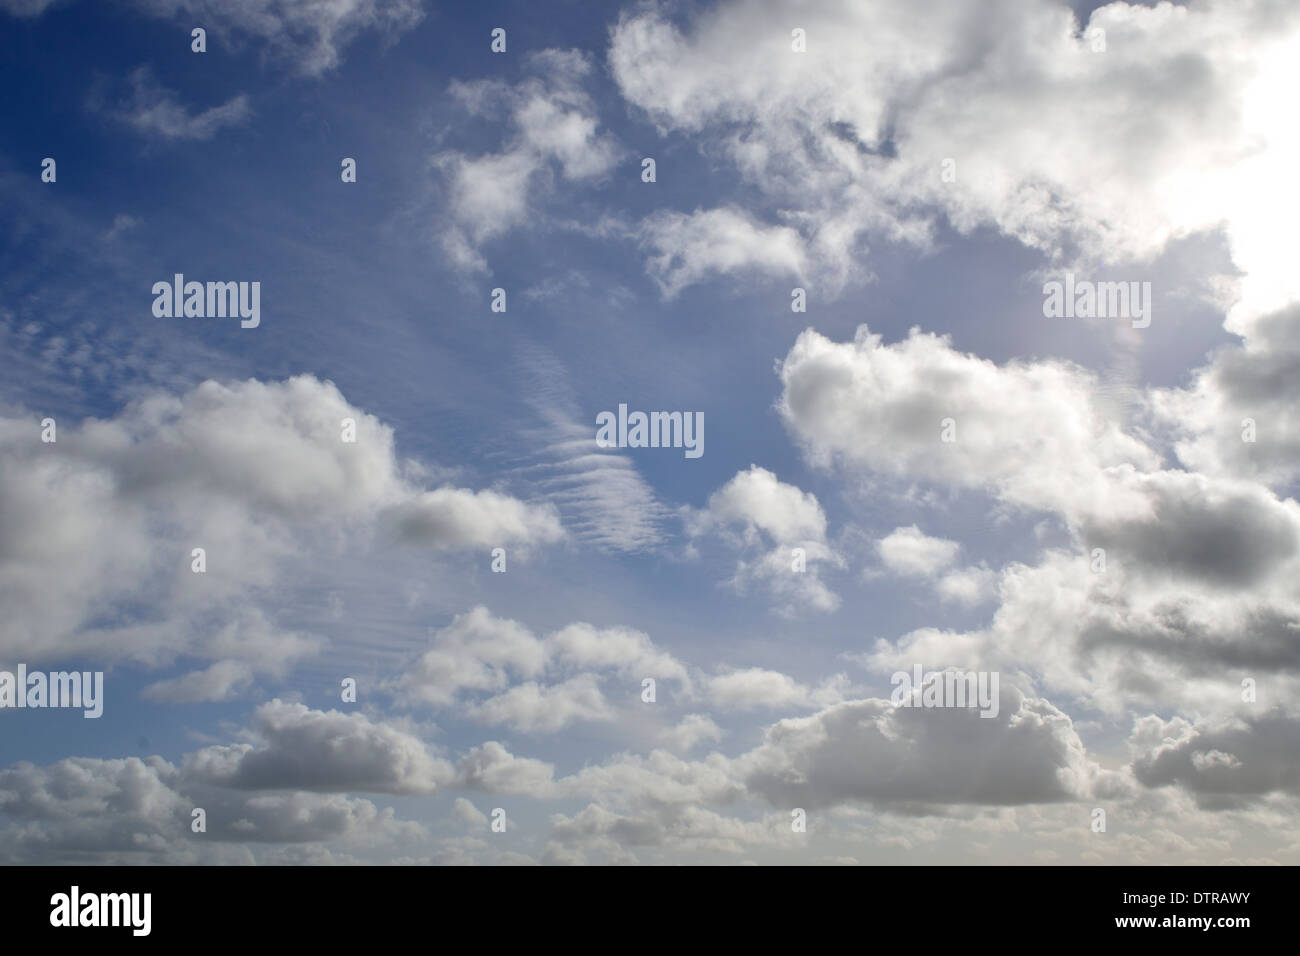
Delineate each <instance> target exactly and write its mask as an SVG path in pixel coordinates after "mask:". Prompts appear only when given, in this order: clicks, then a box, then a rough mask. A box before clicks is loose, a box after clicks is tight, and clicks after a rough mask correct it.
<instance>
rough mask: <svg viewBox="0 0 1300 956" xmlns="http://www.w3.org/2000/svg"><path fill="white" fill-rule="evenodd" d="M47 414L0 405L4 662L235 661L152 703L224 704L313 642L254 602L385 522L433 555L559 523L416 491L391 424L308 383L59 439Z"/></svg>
mask: <svg viewBox="0 0 1300 956" xmlns="http://www.w3.org/2000/svg"><path fill="white" fill-rule="evenodd" d="M345 418H351V419H353V420H354V421H355V422H356V434H357V441H356V442H355V443H347V442H343V441H342V440H341V430H340V428H341V422H342V420H343V419H345ZM39 422H40V416H31V415H27V414H22V413H18V414H15V415H12V416H9V417H0V526H3V527H4V529H5V533H4V535H3V536H0V601H3V604H4V606H5V608H6V612H7V626H6V629H5V633H4V635H0V657H8V658H11V659H17V657H18V656H19V655H21V658H22V659H25V660H28V661H35V660H40V659H50V658H57V657H60V656H67V655H69V654H85V653H93V654H96V655H99V656H100V657H101V658H102V659H104V660H108V661H113V660H134V661H136V662H139V663H142V664H146V665H149V666H152V667H163V666H168V665H169V664H170V663H172V662H173V661H174V660H176V659H177V658H178V657H191V658H196V659H198V660H201V661H207V662H209V663H212V664H216V663H219V662H221V661H227V662H229V663H226V664H224V665H222V666H220V667H214V668H212V669H210V670H208V671H206V672H202V673H198V674H192V675H189V676H188V677H182V678H180V679H177V680H171V681H164V682H163V683H161V684H158V685H154V686H153V687H152V688H151V690H150V692H149V693H150V695H151V696H154V697H155V698H157V699H170V700H178V699H182V698H190V699H209V700H210V699H221V698H224V697H227V696H229V694H230V693H232V692H234V691H235V690H236V689H237V688H239V687H241V686H243V685H244V684H246V682H247V678H248V677H249V676H250V671H252V672H260V673H265V674H270V675H281V674H283V673H284V671H285V669H286V668H287V667H288V666H289V665H290V664H292V663H294V662H295V661H298V660H301V659H302V658H303V657H305V656H308V655H310V654H313V653H315V652H317V651H318V650H319V649H320V647H321V646H322V641H321V639H320V638H319V637H317V636H315V635H312V634H305V633H300V632H298V631H296V630H293V629H288V628H284V627H283V626H282V625H281V624H280V622H279V620H278V615H277V614H276V611H275V604H274V603H267V604H265V605H263V604H262V603H261V602H262V600H263V599H264V596H265V595H266V594H267V592H268V589H269V588H271V587H272V586H273V585H274V584H275V582H276V581H277V578H279V577H281V576H282V575H283V574H284V573H285V572H286V570H291V571H293V572H294V573H306V572H307V570H308V568H304V567H302V565H303V560H302V556H303V555H312V554H316V553H325V554H329V553H337V552H338V551H340V550H341V549H343V548H344V547H345V546H349V545H350V546H352V547H353V548H356V549H358V550H362V549H368V548H373V547H376V546H378V547H387V546H391V544H392V543H393V542H388V541H385V540H384V538H383V536H382V535H380V536H378V537H377V536H376V535H375V534H374V532H375V530H377V529H379V530H382V529H386V528H390V527H392V528H397V529H400V530H401V532H402V534H401V535H400V537H401V539H402V540H405V541H408V542H415V543H418V544H421V545H423V546H426V547H436V548H462V547H481V546H483V545H485V544H492V545H505V544H507V543H509V544H512V545H518V546H519V547H521V548H526V547H527V546H528V545H530V544H542V543H545V542H547V541H553V540H555V539H556V538H557V537H558V536H559V535H560V529H559V525H558V521H557V519H556V517H555V513H554V510H553V509H551V508H550V507H548V506H539V505H531V504H525V503H523V502H521V501H518V500H516V499H513V498H510V497H508V496H506V495H503V494H500V493H497V492H478V493H474V492H471V491H467V490H463V489H453V488H443V489H438V490H435V491H432V492H426V491H424V490H423V489H421V488H420V487H419V486H418V485H416V484H415V483H414V482H413V481H412V480H411V479H410V478H408V477H407V474H406V469H405V468H404V466H403V465H401V464H400V463H399V461H398V459H397V457H396V455H395V450H394V440H393V434H392V430H391V429H390V428H388V427H387V426H385V425H384V424H382V423H381V422H380V421H379V420H378V419H376V418H375V417H374V416H372V415H368V414H366V413H365V412H364V411H362V410H361V409H358V408H356V407H355V406H352V405H350V404H349V403H348V402H347V401H346V400H345V399H344V398H343V396H342V395H341V394H340V393H339V392H338V390H337V389H336V388H335V387H334V386H333V385H332V384H331V383H328V382H321V381H318V380H317V379H315V378H312V377H310V376H300V377H297V378H292V379H289V380H287V381H284V382H271V383H263V382H258V381H247V382H240V383H235V384H231V385H223V384H219V383H217V382H205V383H203V384H202V385H200V386H198V387H197V388H195V389H194V390H192V391H190V392H188V393H185V394H183V395H179V396H176V395H171V394H167V393H162V392H155V393H150V394H148V395H146V396H144V397H142V398H140V399H138V400H137V401H134V402H132V403H131V404H130V405H128V406H127V407H126V408H124V409H122V410H121V411H120V412H119V413H118V414H117V415H116V416H114V417H112V418H108V419H102V420H87V421H85V422H82V423H81V424H80V425H79V426H78V425H76V424H74V423H72V422H63V421H61V422H59V425H58V428H59V431H58V440H57V442H55V443H51V444H46V443H43V442H42V441H41V440H40V432H41V429H40V427H39ZM453 511H454V513H452V512H453ZM196 547H201V548H203V549H204V551H205V560H206V572H205V573H203V574H195V573H192V571H191V564H192V561H193V558H192V555H191V552H192V550H193V549H194V548H196ZM308 564H309V562H308ZM236 598H237V599H238V600H237V601H236ZM131 607H135V608H137V609H138V608H146V609H148V611H149V613H147V614H142V613H140V612H139V611H138V610H137V611H136V612H134V613H128V611H127V609H128V608H131ZM241 665H243V666H241Z"/></svg>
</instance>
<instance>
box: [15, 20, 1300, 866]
mask: <svg viewBox="0 0 1300 956" xmlns="http://www.w3.org/2000/svg"><path fill="white" fill-rule="evenodd" d="M196 30H201V31H202V32H201V33H200V34H198V35H196V34H195V31H196ZM497 31H502V32H497ZM0 49H2V50H3V56H0V84H3V87H4V89H5V90H6V91H7V93H8V95H7V96H6V106H5V111H4V122H3V123H0V209H3V216H0V369H2V370H3V371H2V372H0V609H2V610H3V617H4V625H3V627H0V727H3V733H0V861H3V862H6V863H76V864H85V863H92V864H93V863H140V864H355V863H378V864H394V863H401V864H482V865H516V864H519V865H530V864H544V865H572V864H577V865H581V864H595V865H604V864H646V865H661V864H710V865H713V864H724V865H734V864H809V865H829V864H850V865H852V864H863V865H870V864H888V865H916V864H959V865H960V864H990V863H992V864H1047V865H1051V864H1087V865H1106V864H1219V863H1229V864H1294V863H1297V862H1300V817H1298V816H1297V810H1298V809H1300V709H1297V707H1296V705H1295V704H1294V701H1295V700H1296V699H1297V693H1298V692H1300V585H1298V584H1297V582H1298V581H1300V505H1297V502H1296V499H1295V494H1296V487H1297V485H1296V480H1297V477H1300V423H1297V422H1296V421H1295V419H1294V417H1293V409H1294V408H1295V407H1296V399H1297V397H1300V395H1298V394H1297V393H1298V391H1300V375H1298V374H1297V373H1300V346H1297V345H1296V344H1295V343H1296V342H1297V341H1300V270H1296V269H1295V267H1294V263H1293V262H1292V261H1291V251H1292V250H1293V249H1295V248H1296V247H1297V242H1296V240H1297V236H1296V223H1297V221H1300V187H1298V186H1297V177H1296V172H1295V171H1296V170H1297V169H1300V133H1298V129H1297V126H1296V124H1295V122H1294V115H1293V114H1294V91H1295V89H1296V88H1297V83H1298V82H1300V8H1298V7H1296V5H1295V4H1293V3H1290V2H1285V0H1205V2H1189V3H1188V4H1187V5H1185V6H1182V5H1180V6H1175V5H1171V4H1169V3H1160V4H1150V5H1130V4H1126V3H1112V4H1109V5H1104V6H1100V5H1096V4H1091V3H1076V4H1074V5H1073V6H1070V5H1066V4H1063V3H1061V2H1059V0H988V2H984V3H981V4H965V3H954V2H949V0H869V2H868V0H852V2H841V3H832V2H824V3H811V2H793V0H721V2H718V3H710V4H705V3H699V4H694V3H685V2H682V3H674V2H663V0H649V2H638V3H624V4H578V3H573V2H554V0H548V2H547V3H544V4H538V3H522V2H513V3H495V2H488V3H481V4H473V5H462V4H444V5H441V6H435V5H433V4H430V3H427V2H423V0H339V2H336V3H332V4H329V5H322V4H317V3H310V2H306V0H249V2H245V3H240V4H237V5H236V4H227V3H221V2H218V0H112V2H106V3H93V2H90V0H0ZM177 274H180V275H182V276H183V277H184V279H183V282H199V283H204V284H206V283H227V282H231V283H244V284H245V286H244V288H245V289H246V290H248V291H249V293H250V294H251V290H252V289H253V288H254V285H253V284H254V283H255V284H256V286H255V287H256V289H257V290H258V299H257V302H258V307H257V311H256V314H255V315H256V317H255V318H253V315H254V313H252V312H246V313H245V316H246V317H245V318H242V319H241V316H240V315H231V314H220V315H217V314H212V315H209V314H206V312H207V306H206V302H204V303H203V304H202V305H201V306H200V307H199V308H198V309H197V310H196V311H198V312H199V313H200V314H190V315H176V314H173V313H172V310H171V309H170V308H167V309H164V308H162V306H161V305H160V302H166V303H168V304H170V301H171V295H170V293H164V294H162V295H160V294H159V293H158V292H157V291H156V286H157V285H158V284H159V283H162V284H163V285H164V287H167V288H170V285H171V283H172V281H173V277H174V276H175V275H177ZM1053 284H1060V286H1061V287H1067V286H1068V288H1069V289H1071V290H1074V289H1077V288H1083V287H1085V286H1086V287H1087V288H1088V289H1089V291H1091V290H1092V289H1093V288H1094V287H1096V288H1101V289H1102V290H1103V292H1102V294H1100V295H1099V296H1098V297H1097V298H1096V299H1095V300H1093V299H1091V298H1089V299H1088V300H1084V299H1079V300H1077V301H1074V300H1072V302H1071V305H1072V306H1075V305H1077V306H1078V308H1077V309H1075V308H1071V309H1070V310H1069V312H1070V313H1072V314H1068V315H1061V314H1058V313H1057V312H1054V311H1053V309H1052V308H1051V307H1050V302H1049V300H1050V293H1049V290H1050V289H1051V288H1052V287H1053ZM1104 284H1109V285H1104ZM1119 284H1122V286H1121V285H1119ZM1121 288H1122V290H1123V291H1124V292H1125V293H1129V294H1130V298H1129V300H1128V302H1127V303H1126V304H1124V305H1123V306H1120V305H1119V303H1120V301H1121V300H1120V299H1118V298H1117V297H1118V295H1119V293H1118V291H1117V290H1119V289H1121ZM1106 289H1109V290H1110V294H1111V296H1112V299H1107V294H1108V293H1106V292H1105V291H1104V290H1106ZM209 294H211V293H209ZM200 298H202V297H200ZM1105 301H1109V302H1110V303H1111V307H1110V308H1102V307H1101V306H1100V305H1099V303H1102V302H1105ZM1088 302H1091V303H1092V305H1091V307H1089V305H1088V304H1087V303H1088ZM245 304H246V305H249V304H250V300H247V299H246V300H245ZM250 307H251V306H250ZM620 406H625V409H626V413H627V414H628V415H632V414H634V413H637V412H641V413H651V412H677V413H681V416H682V418H683V420H684V421H689V422H692V423H696V430H695V432H694V433H693V435H694V439H695V440H696V441H697V442H698V444H695V445H694V446H693V448H692V447H686V445H687V443H686V442H685V441H684V440H674V441H668V440H666V441H665V442H664V445H666V446H669V447H638V446H637V444H638V443H637V442H635V441H634V440H633V441H624V442H619V441H618V440H617V432H615V433H614V435H613V437H614V441H612V442H611V441H606V440H605V439H606V438H607V437H609V435H607V434H602V433H601V431H600V429H599V428H598V426H599V424H600V422H601V421H602V415H604V414H605V413H612V414H613V415H614V416H617V415H618V413H619V409H620ZM624 437H625V438H627V437H628V436H627V435H626V434H625V435H624ZM665 438H666V439H669V438H672V439H682V438H683V436H682V435H680V434H671V433H668V432H665ZM697 452H698V454H697ZM196 549H199V550H197V551H196ZM20 667H24V668H26V670H27V672H29V673H31V672H41V673H47V674H48V673H56V672H66V671H77V672H82V673H85V674H88V675H93V674H95V673H102V675H103V677H102V695H101V699H100V703H101V705H102V713H101V714H100V716H98V717H86V716H85V715H84V708H74V707H60V708H55V707H23V708H18V707H15V706H8V705H6V702H5V701H6V699H5V696H4V694H5V689H4V681H5V677H4V675H5V673H10V674H17V673H19V668H20ZM918 668H919V669H920V672H921V673H922V674H923V675H924V674H940V675H942V674H943V673H945V672H946V673H948V674H950V675H952V674H956V675H969V676H970V677H971V679H972V681H974V682H975V683H974V684H973V685H972V686H975V685H979V686H983V687H985V689H986V690H988V689H989V688H992V690H991V692H990V693H991V696H989V697H988V698H987V699H984V700H983V701H982V705H981V706H971V704H972V703H973V702H972V701H965V702H957V701H954V700H952V699H946V698H942V697H941V698H940V699H938V700H937V702H936V701H935V700H934V699H932V698H928V697H927V696H926V694H925V693H924V692H923V690H922V688H921V687H915V688H911V691H910V692H909V690H908V687H909V685H908V684H907V683H906V682H902V683H900V676H899V675H907V676H908V677H909V679H910V675H913V674H914V673H916V669H918ZM87 679H88V680H89V679H90V678H87ZM647 682H650V683H647ZM980 682H982V684H981V683H980ZM950 683H951V682H950ZM14 686H17V685H16V684H15V685H14ZM929 686H930V687H931V688H933V687H936V686H937V687H942V686H943V684H942V678H940V679H939V680H938V682H937V683H936V684H931V685H929ZM900 688H901V689H900ZM15 699H16V698H15ZM199 811H202V812H201V813H200V812H199Z"/></svg>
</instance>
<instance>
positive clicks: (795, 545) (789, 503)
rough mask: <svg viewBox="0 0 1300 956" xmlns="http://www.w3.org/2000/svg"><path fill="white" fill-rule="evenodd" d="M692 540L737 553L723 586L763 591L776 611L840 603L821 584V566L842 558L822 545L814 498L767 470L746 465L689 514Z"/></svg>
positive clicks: (822, 526) (822, 525) (822, 520)
mask: <svg viewBox="0 0 1300 956" xmlns="http://www.w3.org/2000/svg"><path fill="white" fill-rule="evenodd" d="M686 526H687V533H688V534H689V535H690V536H691V537H692V538H702V537H705V536H716V537H717V538H718V539H719V540H721V541H722V542H723V543H724V544H725V545H727V546H729V547H730V548H732V549H733V550H734V551H737V552H739V555H738V557H737V563H736V571H735V574H734V575H733V576H732V578H731V580H730V581H729V582H728V583H729V584H730V585H731V587H733V588H734V589H735V590H736V591H737V592H739V593H742V594H743V593H745V592H746V591H747V590H748V589H749V588H750V587H751V586H755V585H756V586H758V587H761V588H763V589H764V590H767V591H768V592H769V593H770V594H771V596H772V598H773V600H774V602H775V603H776V607H777V610H778V611H779V612H780V613H782V614H783V615H785V616H793V615H794V614H796V613H797V612H798V611H801V610H815V611H820V612H829V611H834V610H835V609H836V608H838V607H839V606H840V598H839V596H838V595H837V594H835V593H834V592H833V591H831V590H830V588H828V587H827V586H826V584H825V583H824V582H823V581H822V579H821V569H822V567H823V566H824V565H826V564H831V565H835V566H840V565H842V564H843V558H841V557H840V556H839V555H838V554H837V553H836V552H835V551H834V550H833V549H832V548H831V547H830V545H829V544H828V543H827V541H826V515H825V513H824V512H823V511H822V507H821V504H820V503H819V502H818V501H817V496H816V495H813V494H811V493H809V492H804V491H801V490H800V489H799V488H797V487H795V486H794V485H791V484H787V483H785V482H783V481H781V480H780V479H779V478H777V477H776V475H774V474H773V473H772V472H770V471H768V470H767V469H766V468H760V467H759V466H757V465H750V466H749V470H747V471H740V472H737V473H736V475H735V477H733V478H732V479H731V480H730V481H728V482H727V483H726V484H725V485H723V486H722V487H721V488H719V489H718V490H717V491H715V492H714V493H713V494H712V495H710V496H709V502H708V506H707V507H706V508H704V509H703V510H701V511H696V512H688V514H687V517H686Z"/></svg>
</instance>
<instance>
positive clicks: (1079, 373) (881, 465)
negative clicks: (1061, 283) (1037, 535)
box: [780, 325, 1159, 517]
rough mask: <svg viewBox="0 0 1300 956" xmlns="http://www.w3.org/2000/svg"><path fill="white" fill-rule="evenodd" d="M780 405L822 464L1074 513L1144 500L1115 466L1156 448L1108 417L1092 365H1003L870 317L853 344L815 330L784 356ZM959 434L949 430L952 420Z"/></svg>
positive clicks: (1137, 506) (1146, 457)
mask: <svg viewBox="0 0 1300 956" xmlns="http://www.w3.org/2000/svg"><path fill="white" fill-rule="evenodd" d="M780 374H781V381H782V384H783V386H784V391H783V394H782V396H781V412H782V414H783V416H784V417H785V420H786V423H787V426H788V427H789V428H790V430H791V432H792V433H793V434H794V435H795V437H796V438H798V439H799V440H800V441H801V442H802V443H803V444H804V447H805V448H806V450H807V453H808V455H809V457H810V458H811V459H812V460H813V461H814V462H816V463H819V464H829V463H830V462H833V461H838V462H842V463H843V464H844V465H846V466H848V467H854V468H861V469H865V470H868V471H870V472H876V473H881V474H884V475H887V476H893V477H898V478H904V479H910V480H913V481H929V482H934V483H939V484H943V485H946V486H950V487H955V488H972V489H986V490H988V491H990V492H992V493H993V494H995V495H997V496H998V497H999V498H1001V499H1003V500H1005V501H1007V502H1009V503H1013V504H1017V505H1020V506H1023V507H1028V508H1040V509H1049V510H1056V511H1061V512H1062V513H1064V514H1066V515H1067V516H1070V517H1074V516H1077V515H1080V514H1088V513H1096V512H1105V513H1109V514H1115V513H1117V512H1118V513H1130V512H1132V511H1134V510H1141V509H1142V508H1143V507H1144V503H1143V502H1142V501H1141V499H1140V496H1139V495H1136V494H1134V493H1132V492H1129V493H1127V494H1125V491H1126V489H1124V488H1122V487H1118V488H1117V487H1116V485H1115V482H1114V481H1112V480H1111V473H1110V472H1108V471H1107V469H1122V468H1124V467H1126V466H1127V467H1130V468H1131V467H1133V466H1139V467H1146V468H1154V467H1157V466H1158V465H1159V457H1158V456H1157V455H1156V454H1155V453H1154V452H1153V451H1151V450H1150V449H1149V448H1147V447H1146V446H1145V445H1144V444H1143V443H1141V442H1140V441H1138V440H1136V439H1134V438H1132V437H1130V436H1128V435H1127V434H1125V433H1124V431H1123V430H1122V428H1121V427H1120V426H1119V425H1118V424H1117V423H1115V422H1114V421H1111V420H1110V419H1108V418H1107V417H1106V415H1105V414H1104V413H1103V412H1102V411H1101V410H1100V409H1099V408H1098V406H1097V404H1096V400H1095V398H1094V387H1095V380H1094V376H1093V375H1092V373H1090V372H1087V371H1085V370H1084V369H1082V368H1079V367H1078V366H1074V365H1070V364H1068V363H1064V362H1056V361H1042V362H1009V363H1007V364H1006V365H1002V366H999V365H996V364H994V363H993V362H990V361H988V360H987V359H981V358H978V357H976V356H974V355H969V354H963V353H960V352H957V351H956V350H955V349H953V348H952V344H951V342H950V341H949V340H948V339H947V338H946V337H940V336H935V335H930V334H926V333H922V332H921V331H920V330H918V329H913V330H912V331H911V333H910V334H909V335H908V337H907V338H906V339H904V340H903V341H901V342H897V343H895V344H893V345H885V344H884V342H883V340H882V337H881V336H879V335H875V334H873V333H872V332H871V331H870V330H869V329H868V328H867V327H866V326H865V325H864V326H860V327H859V328H858V332H857V335H856V336H855V338H854V340H853V341H852V342H846V343H837V342H832V341H831V340H830V339H828V338H826V337H825V336H823V335H821V334H820V333H818V332H815V331H813V330H811V329H809V330H807V331H805V332H803V333H802V334H801V335H800V336H799V338H798V339H797V340H796V341H795V344H794V346H793V348H791V350H790V353H789V354H788V355H787V356H786V358H785V361H784V362H783V363H782V365H781V371H780ZM948 419H951V420H952V427H953V428H954V429H955V440H954V441H944V440H943V428H944V424H945V420H948Z"/></svg>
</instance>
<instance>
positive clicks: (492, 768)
mask: <svg viewBox="0 0 1300 956" xmlns="http://www.w3.org/2000/svg"><path fill="white" fill-rule="evenodd" d="M455 783H456V786H457V787H460V788H463V789H466V790H481V791H483V792H485V793H513V794H520V795H529V796H535V797H544V796H547V795H548V794H551V793H552V792H553V791H554V788H555V767H554V766H553V765H552V764H549V763H546V762H545V761H542V760H535V759H533V758H532V757H516V756H515V755H514V754H512V753H511V752H510V751H509V750H507V749H506V748H505V746H504V745H503V744H500V743H498V742H497V741H495V740H489V741H487V742H486V743H484V744H481V745H480V746H477V747H472V748H470V750H469V751H467V752H466V753H465V755H464V756H463V757H461V758H460V759H459V760H458V761H456V779H455Z"/></svg>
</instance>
